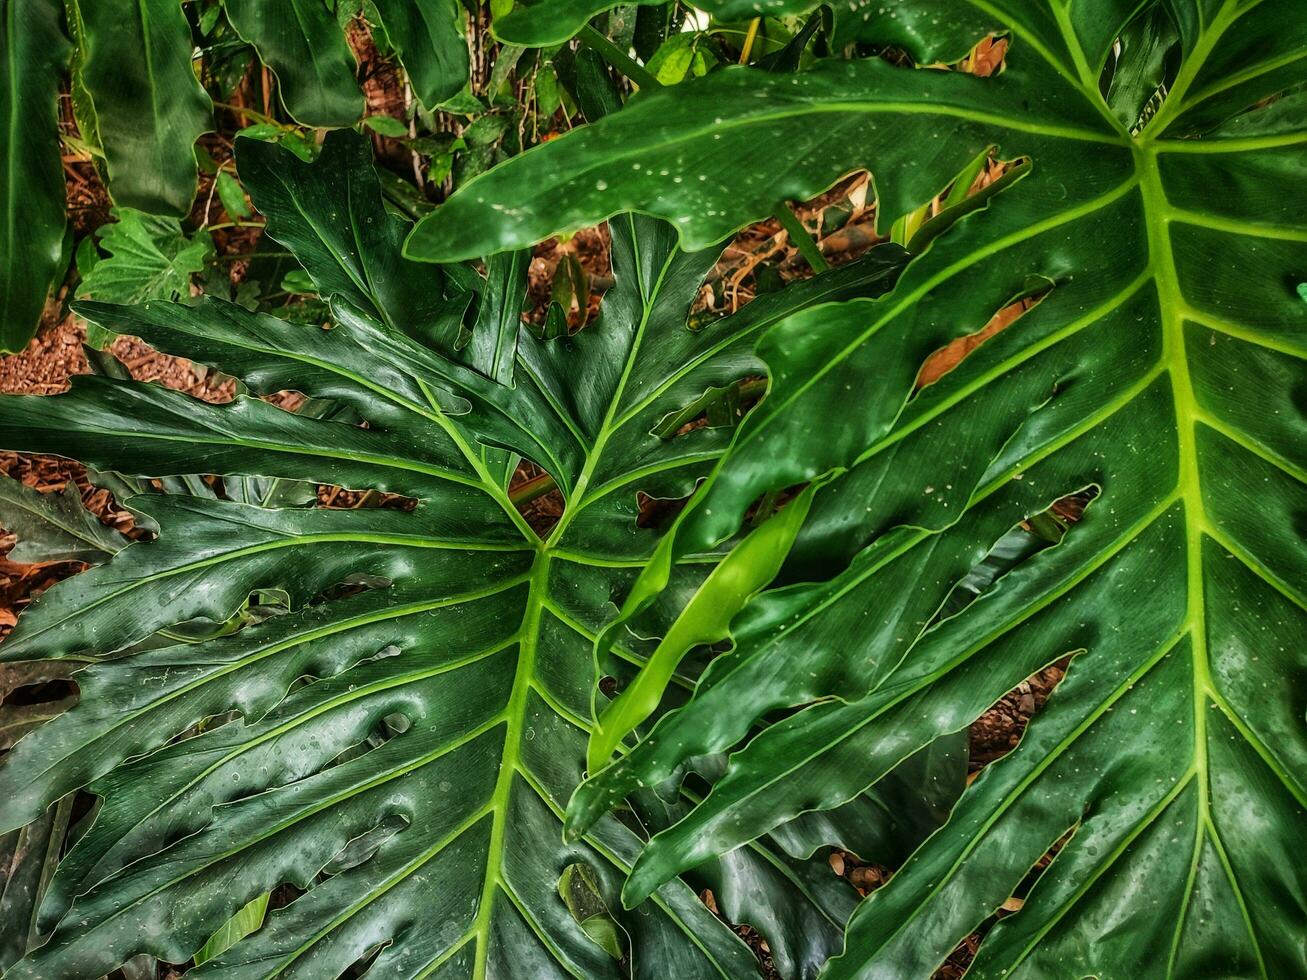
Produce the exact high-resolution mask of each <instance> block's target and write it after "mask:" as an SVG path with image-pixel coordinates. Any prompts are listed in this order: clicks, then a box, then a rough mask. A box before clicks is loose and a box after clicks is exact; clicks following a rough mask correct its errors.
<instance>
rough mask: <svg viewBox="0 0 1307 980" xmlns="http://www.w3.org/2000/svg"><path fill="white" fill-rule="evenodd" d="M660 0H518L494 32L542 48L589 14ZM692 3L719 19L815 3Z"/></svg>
mask: <svg viewBox="0 0 1307 980" xmlns="http://www.w3.org/2000/svg"><path fill="white" fill-rule="evenodd" d="M658 2H659V0H635V2H634V3H629V2H628V3H623V2H621V0H538V2H535V3H517V4H514V5H513V6H512V7H510V8H509V10H508V12H507V13H505V14H501V15H500V16H499V17H496V18H495V22H494V31H495V36H496V37H498V38H499V39H500V40H501V41H504V42H505V43H507V44H520V45H524V46H526V47H533V48H543V47H548V46H550V45H553V44H562V43H563V42H564V41H566V40H567V39H568V38H570V37H572V36H573V35H575V34H576V33H577V32H578V31H580V30H581V28H583V27H584V26H585V25H586V23H587V22H588V21H589V20H590V19H591V18H592V17H595V16H597V15H599V14H602V13H604V12H605V11H609V10H613V9H615V8H617V7H626V6H643V5H646V4H654V3H658ZM694 6H696V7H698V8H699V9H700V10H703V11H706V12H707V13H709V14H711V15H712V16H713V17H716V18H717V19H718V20H722V21H732V20H745V19H747V18H750V17H758V16H761V15H766V16H768V17H781V16H784V15H785V14H795V13H802V12H803V11H805V10H809V9H811V8H812V7H814V6H816V4H814V3H813V2H812V0H696V2H695V4H694Z"/></svg>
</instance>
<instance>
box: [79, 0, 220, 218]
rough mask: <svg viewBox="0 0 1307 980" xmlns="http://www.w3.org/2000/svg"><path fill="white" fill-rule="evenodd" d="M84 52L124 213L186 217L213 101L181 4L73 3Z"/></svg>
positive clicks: (164, 0)
mask: <svg viewBox="0 0 1307 980" xmlns="http://www.w3.org/2000/svg"><path fill="white" fill-rule="evenodd" d="M75 6H76V12H77V15H78V16H79V18H80V33H79V37H80V39H81V42H82V44H83V47H82V49H81V51H80V53H79V57H78V59H77V66H78V69H79V78H78V83H79V85H80V86H81V87H82V88H83V89H84V91H85V92H86V93H87V94H88V95H89V98H90V100H91V102H92V103H93V105H94V108H93V110H90V109H89V108H87V109H85V110H84V111H83V112H82V113H80V114H81V115H82V116H83V117H84V118H85V117H86V116H87V115H88V114H89V112H90V111H93V112H94V116H95V118H96V120H97V124H98V130H99V137H100V141H101V145H102V147H103V149H104V156H105V166H106V169H107V170H108V173H109V193H110V195H111V196H112V197H113V199H114V202H115V203H117V204H119V205H120V206H123V207H129V208H136V209H137V210H140V211H146V212H149V213H152V214H167V215H176V216H178V217H182V216H184V215H185V214H186V212H187V211H189V210H190V207H191V199H192V198H193V197H194V196H195V179H196V173H197V170H196V164H195V150H194V144H195V140H196V139H197V138H198V137H199V135H200V134H201V133H203V132H205V131H206V130H208V129H209V127H210V125H211V119H210V110H211V108H212V107H211V103H210V101H209V97H208V95H206V94H205V92H204V89H203V88H202V87H201V86H200V83H199V80H198V79H197V78H196V77H195V71H194V69H192V67H191V51H192V50H193V45H192V43H191V28H190V25H189V24H188V23H187V21H186V15H185V13H184V12H183V10H182V7H181V4H179V3H176V2H175V0H139V2H136V3H130V4H111V3H101V2H97V0H75Z"/></svg>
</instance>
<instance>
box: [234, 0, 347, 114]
mask: <svg viewBox="0 0 1307 980" xmlns="http://www.w3.org/2000/svg"><path fill="white" fill-rule="evenodd" d="M224 6H225V8H226V10H227V16H228V17H229V18H230V19H231V23H232V26H233V27H235V28H236V30H237V32H239V34H240V36H241V37H242V38H244V39H245V40H246V41H248V42H249V43H250V44H252V45H254V48H255V50H256V51H258V52H259V57H260V58H261V59H262V60H263V63H264V64H265V65H267V66H268V67H269V68H271V69H272V70H273V72H275V73H276V76H277V83H278V88H279V89H280V94H281V101H282V104H283V105H284V106H285V107H286V111H287V112H288V113H290V115H291V116H292V117H293V118H294V119H295V120H296V121H297V122H300V123H303V124H304V125H305V126H351V125H353V124H354V122H355V121H356V120H357V119H358V117H359V116H360V115H362V112H363V96H362V95H361V94H360V93H359V88H358V85H357V83H356V82H355V81H354V70H355V64H354V55H353V53H352V52H351V51H350V49H349V45H348V44H346V43H345V36H344V35H343V34H342V33H341V30H340V28H339V27H338V26H337V24H336V19H335V18H334V17H332V15H331V13H330V12H329V11H328V10H327V7H326V5H325V4H324V3H322V0H281V2H278V3H266V2H264V0H226V2H225V4H224Z"/></svg>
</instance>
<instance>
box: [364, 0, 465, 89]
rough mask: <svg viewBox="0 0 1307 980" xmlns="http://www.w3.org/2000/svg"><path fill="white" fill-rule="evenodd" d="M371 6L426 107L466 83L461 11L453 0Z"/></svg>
mask: <svg viewBox="0 0 1307 980" xmlns="http://www.w3.org/2000/svg"><path fill="white" fill-rule="evenodd" d="M376 5H377V11H378V12H379V13H380V14H381V20H382V24H383V25H384V26H385V28H386V34H387V36H388V37H389V38H390V43H391V44H393V45H394V47H395V52H396V54H398V56H399V60H400V62H401V63H402V64H403V66H404V70H405V71H406V72H408V77H409V80H410V81H411V82H412V85H413V91H414V92H415V93H417V97H418V98H419V99H421V100H422V104H423V105H425V106H427V107H428V108H435V107H436V106H438V105H439V104H440V103H442V102H444V101H445V100H446V99H451V98H453V97H454V96H455V95H457V94H458V93H459V91H460V90H461V89H462V88H463V86H464V85H465V84H466V83H467V73H468V51H467V38H466V37H464V31H463V20H464V17H463V11H462V8H461V7H460V6H459V5H458V4H457V3H455V2H454V0H376Z"/></svg>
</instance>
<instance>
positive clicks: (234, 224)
mask: <svg viewBox="0 0 1307 980" xmlns="http://www.w3.org/2000/svg"><path fill="white" fill-rule="evenodd" d="M263 225H264V223H263V222H262V221H219V222H218V223H217V224H216V225H205V226H204V227H205V230H207V231H218V230H219V229H221V228H262V227H263Z"/></svg>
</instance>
